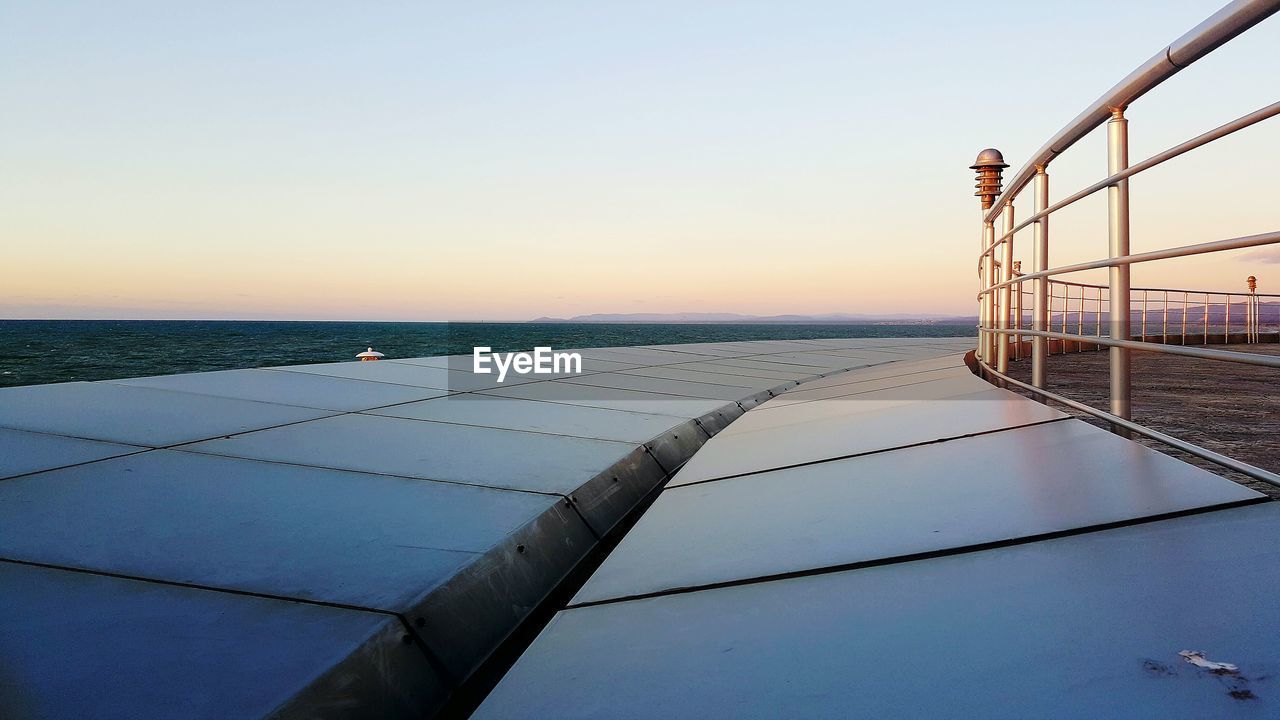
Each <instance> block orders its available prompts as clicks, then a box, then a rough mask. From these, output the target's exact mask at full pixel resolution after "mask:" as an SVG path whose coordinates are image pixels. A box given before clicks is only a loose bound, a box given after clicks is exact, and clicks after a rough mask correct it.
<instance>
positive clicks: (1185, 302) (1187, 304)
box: [1182, 290, 1191, 345]
mask: <svg viewBox="0 0 1280 720" xmlns="http://www.w3.org/2000/svg"><path fill="white" fill-rule="evenodd" d="M1190 297H1191V295H1190V293H1187V292H1186V291H1185V290H1184V291H1183V293H1182V344H1183V345H1186V344H1187V313H1189V312H1191V301H1190Z"/></svg>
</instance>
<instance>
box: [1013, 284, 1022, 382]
mask: <svg viewBox="0 0 1280 720" xmlns="http://www.w3.org/2000/svg"><path fill="white" fill-rule="evenodd" d="M1013 276H1014V277H1021V276H1022V261H1021V260H1017V261H1015V262H1014V263H1013ZM1013 329H1014V330H1015V331H1017V330H1021V329H1022V282H1021V281H1018V283H1017V284H1016V285H1014V286H1013ZM1013 359H1014V360H1021V359H1022V334H1021V333H1018V334H1015V335H1014V336H1013Z"/></svg>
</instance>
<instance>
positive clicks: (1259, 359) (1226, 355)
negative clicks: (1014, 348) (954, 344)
mask: <svg viewBox="0 0 1280 720" xmlns="http://www.w3.org/2000/svg"><path fill="white" fill-rule="evenodd" d="M1139 312H1141V311H1139ZM984 331H985V332H989V333H996V334H998V335H1031V336H1034V337H1045V338H1052V339H1055V340H1071V341H1073V342H1082V343H1090V344H1093V345H1106V346H1107V347H1121V348H1129V349H1130V350H1142V351H1144V352H1154V353H1164V354H1165V355H1182V356H1184V357H1193V358H1199V359H1201V360H1219V361H1222V362H1233V363H1241V364H1243V365H1260V366H1262V367H1269V368H1280V355H1260V354H1256V353H1243V352H1236V351H1234V350H1210V349H1208V348H1198V347H1188V346H1186V345H1165V344H1162V343H1149V342H1142V341H1141V340H1116V339H1114V338H1109V337H1097V336H1094V335H1073V334H1071V333H1061V332H1053V331H1052V330H1027V329H1025V328H1024V329H1022V330H1005V329H1001V328H984Z"/></svg>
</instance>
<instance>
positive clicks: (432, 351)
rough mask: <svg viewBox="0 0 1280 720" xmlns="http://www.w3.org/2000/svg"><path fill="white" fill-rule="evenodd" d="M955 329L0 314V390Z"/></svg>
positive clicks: (935, 333)
mask: <svg viewBox="0 0 1280 720" xmlns="http://www.w3.org/2000/svg"><path fill="white" fill-rule="evenodd" d="M975 334H976V332H975V330H974V329H973V327H971V326H964V325H941V324H939V325H923V324H917V325H862V324H857V325H855V324H777V325H774V324H760V323H745V324H721V323H715V324H685V323H678V324H663V323H617V324H613V323H599V324H597V323H456V322H451V323H443V322H440V323H430V322H421V323H417V322H274V321H234V320H227V321H205V320H0V387H12V386H17V385H38V384H43V383H58V382H71V381H76V380H111V379H118V378H127V377H143V376H147V375H170V374H174V373H189V372H201V371H205V370H229V369H234V368H253V367H267V366H277V365H300V364H305V363H322V362H343V361H349V360H353V359H355V354H356V353H358V352H361V351H363V350H365V349H366V348H369V347H372V348H373V349H375V350H377V351H378V352H381V353H384V354H385V355H386V357H387V358H388V359H393V358H397V357H421V356H424V355H455V354H470V353H471V352H472V348H473V347H476V346H482V345H483V346H489V347H490V348H492V349H493V350H494V351H495V352H511V351H514V350H529V349H532V348H534V347H536V346H547V347H551V348H553V349H557V350H558V349H569V348H584V347H616V346H621V345H659V344H667V343H695V342H729V341H732V340H797V339H806V338H874V337H960V336H971V335H975Z"/></svg>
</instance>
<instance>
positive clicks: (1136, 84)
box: [972, 0, 1280, 486]
mask: <svg viewBox="0 0 1280 720" xmlns="http://www.w3.org/2000/svg"><path fill="white" fill-rule="evenodd" d="M1277 10H1280V0H1236V1H1235V2H1232V3H1230V4H1228V5H1227V6H1226V7H1224V8H1222V9H1221V10H1219V11H1218V12H1217V13H1214V14H1213V15H1212V16H1211V17H1209V18H1208V19H1207V20H1205V21H1204V22H1202V23H1200V24H1199V25H1198V26H1196V27H1195V28H1193V29H1192V30H1191V31H1190V32H1188V33H1186V34H1185V35H1183V36H1182V37H1180V38H1178V39H1177V40H1175V41H1174V42H1173V43H1172V44H1170V45H1169V46H1168V47H1166V48H1164V49H1162V50H1161V51H1160V52H1158V53H1156V55H1155V56H1153V57H1152V58H1151V59H1150V60H1148V61H1147V62H1145V63H1143V64H1142V65H1141V66H1139V67H1138V68H1137V69H1136V70H1134V71H1133V72H1132V73H1130V74H1129V75H1128V76H1127V77H1126V78H1124V79H1123V80H1121V81H1120V82H1119V83H1118V84H1117V85H1116V86H1115V87H1113V88H1112V89H1111V90H1109V91H1108V92H1107V93H1106V94H1104V95H1103V96H1102V97H1101V98H1099V99H1098V100H1097V101H1095V102H1094V103H1092V104H1091V105H1090V106H1089V107H1088V108H1086V109H1085V111H1084V112H1082V113H1081V114H1080V115H1079V116H1077V117H1076V118H1075V119H1074V120H1072V121H1071V122H1070V123H1069V124H1068V125H1067V126H1066V127H1064V128H1063V129H1062V130H1060V131H1058V133H1057V134H1055V135H1054V136H1053V137H1052V138H1050V140H1049V141H1048V142H1047V143H1045V144H1044V146H1043V147H1041V148H1040V150H1038V151H1037V152H1036V153H1035V155H1033V156H1032V159H1031V161H1030V162H1028V163H1027V164H1026V165H1024V166H1023V167H1022V168H1021V169H1020V170H1019V171H1018V172H1017V174H1016V175H1014V176H1013V178H1012V179H1011V180H1010V182H1009V184H1008V187H1006V188H1004V189H1003V190H1002V188H1001V184H1002V174H1003V171H1004V169H1005V168H1007V167H1008V165H1007V164H1005V162H1004V158H1003V156H1002V155H1001V154H1000V152H999V151H997V150H995V149H987V150H983V151H982V152H981V153H980V154H979V155H978V159H977V161H976V162H975V163H974V165H973V166H972V169H974V170H975V171H976V172H977V176H978V177H977V179H978V182H977V188H978V191H977V192H976V193H975V195H976V196H978V197H979V198H981V201H982V215H981V220H982V239H981V245H980V247H981V252H980V253H979V257H978V277H979V292H978V306H979V309H978V344H977V348H976V351H975V356H976V359H977V361H978V364H979V367H980V369H981V370H982V372H983V373H984V374H985V375H986V376H987V377H989V378H994V379H996V380H998V381H999V382H1001V383H1004V384H1006V385H1010V386H1014V387H1021V388H1023V389H1024V390H1027V391H1030V392H1031V393H1033V394H1035V395H1036V396H1038V397H1040V398H1043V399H1047V400H1053V401H1055V402H1059V403H1061V404H1063V405H1066V406H1068V407H1072V408H1074V409H1076V410H1079V411H1081V412H1085V413H1087V414H1089V415H1092V416H1094V417H1097V418H1100V419H1102V420H1105V421H1107V422H1108V423H1110V424H1111V427H1112V429H1113V431H1115V432H1117V433H1120V434H1123V435H1129V434H1131V433H1136V434H1139V435H1143V436H1146V437H1149V438H1153V439H1155V440H1158V441H1160V442H1163V443H1166V444H1168V445H1170V446H1172V447H1176V448H1178V449H1180V450H1183V451H1186V452H1188V453H1191V454H1193V455H1196V456H1198V457H1201V458H1203V459H1205V460H1209V461H1210V462H1214V463H1217V464H1218V465H1221V466H1223V467H1226V468H1229V469H1231V470H1235V471H1238V472H1241V473H1243V474H1245V475H1248V476H1250V477H1253V478H1255V479H1258V480H1262V481H1265V482H1268V483H1271V484H1273V485H1277V486H1280V475H1278V474H1276V473H1274V472H1271V471H1269V470H1264V469H1262V468H1259V467H1256V466H1253V465H1250V464H1248V463H1244V462H1241V461H1239V460H1235V459H1233V458H1229V457H1226V456H1224V455H1221V454H1219V453H1216V452H1213V451H1211V450H1207V449H1205V448H1202V447H1199V446H1198V445H1194V444H1192V443H1188V442H1186V441H1183V440H1179V439H1177V438H1173V437H1171V436H1169V435H1165V434H1164V433H1161V432H1159V431H1156V430H1153V429H1151V428H1147V427H1145V426H1143V425H1140V424H1138V423H1135V422H1133V421H1132V418H1131V387H1130V352H1131V351H1132V350H1135V349H1141V350H1149V351H1152V352H1158V353H1165V354H1169V355H1183V356H1189V357H1195V358H1202V359H1207V360H1217V361H1225V362H1237V363H1247V364H1251V365H1259V366H1263V367H1268V368H1280V356H1275V355H1265V354H1261V353H1247V352H1238V351H1231V350H1222V349H1213V348H1210V347H1208V345H1209V344H1210V342H1211V339H1212V338H1214V337H1216V336H1215V334H1214V332H1213V331H1215V330H1217V329H1218V328H1219V327H1221V331H1222V337H1223V340H1224V342H1226V341H1231V340H1232V339H1233V336H1232V334H1231V332H1232V327H1233V325H1232V321H1231V317H1230V315H1231V313H1232V308H1233V306H1234V305H1238V306H1240V308H1239V310H1237V311H1236V312H1237V313H1240V314H1238V315H1237V317H1239V318H1240V319H1241V320H1242V321H1243V324H1244V333H1243V335H1244V340H1243V341H1244V342H1256V341H1257V340H1259V339H1260V338H1261V334H1260V331H1261V326H1262V324H1263V322H1262V318H1261V315H1262V313H1261V311H1262V309H1263V308H1265V307H1266V301H1265V299H1264V298H1266V297H1276V296H1258V295H1257V294H1256V291H1255V290H1256V288H1255V287H1253V286H1252V280H1253V278H1250V281H1251V288H1250V292H1249V293H1244V294H1242V293H1221V292H1218V293H1208V294H1206V293H1205V291H1202V290H1165V289H1161V288H1138V289H1134V288H1131V286H1130V266H1131V265H1135V264H1137V263H1144V262H1153V261H1157V260H1164V259H1168V258H1179V257H1189V256H1192V255H1200V254H1205V253H1213V252H1220V251H1223V250H1235V249H1240V248H1250V247H1258V246H1263V245H1272V244H1276V243H1280V231H1267V232H1263V233H1260V234H1257V235H1249V236H1244V237H1236V238H1229V239H1226V240H1214V241H1211V242H1205V243H1199V244H1195V245H1184V246H1181V247H1173V248H1167V249H1164V250H1157V251H1153V252H1146V253H1137V254H1132V253H1131V252H1130V244H1129V181H1130V178H1132V177H1134V176H1135V175H1138V174H1140V173H1142V172H1144V171H1146V170H1149V169H1151V168H1153V167H1155V166H1157V165H1160V164H1162V163H1164V162H1167V161H1169V160H1171V159H1173V158H1176V157H1178V156H1179V155H1182V154H1184V153H1187V152H1190V151H1192V150H1195V149H1196V148H1199V147H1201V146H1204V145H1207V144H1209V143H1211V142H1213V141H1215V140H1218V139H1220V138H1223V137H1226V136H1228V135H1231V134H1232V133H1235V132H1238V131H1240V130H1243V129H1245V128H1247V127H1250V126H1252V125H1254V124H1257V123H1259V122H1262V121H1263V120H1266V119H1268V118H1271V117H1274V116H1276V115H1280V102H1277V103H1272V104H1271V105H1268V106H1266V107H1264V108H1261V109H1259V110H1257V111H1255V112H1252V113H1249V114H1248V115H1245V116H1243V117H1240V118H1237V119H1235V120H1232V121H1231V122H1228V123H1226V124H1224V125H1222V126H1220V127H1218V128H1215V129H1213V130H1210V131H1209V132H1206V133H1204V134H1202V135H1199V136H1197V137H1194V138H1192V139H1190V140H1187V141H1186V142H1183V143H1181V144H1178V145H1175V146H1174V147H1172V148H1169V149H1168V150H1165V151H1164V152H1161V153H1158V154H1156V155H1153V156H1152V157H1150V158H1147V159H1146V160H1143V161H1141V162H1138V163H1135V164H1133V165H1130V164H1129V122H1128V119H1127V118H1126V117H1125V112H1126V110H1127V109H1128V107H1129V106H1130V104H1132V103H1133V102H1134V101H1135V100H1137V99H1138V98H1140V97H1141V96H1142V95H1144V94H1145V93H1146V92H1147V91H1149V90H1151V89H1152V88H1154V87H1156V86H1157V85H1159V84H1160V83H1162V82H1164V81H1165V80H1167V79H1168V78H1170V77H1172V76H1173V75H1174V74H1176V73H1177V72H1178V71H1180V70H1182V69H1183V68H1185V67H1187V66H1188V65H1190V64H1191V63H1193V62H1195V61H1196V60H1198V59H1200V58H1201V57H1204V56H1205V55H1207V54H1208V53H1210V52H1212V51H1213V50H1214V49H1216V48H1218V47H1219V46H1221V45H1223V44H1224V43H1226V42H1228V41H1230V40H1231V39H1233V38H1235V37H1236V36H1238V35H1240V34H1241V33H1243V32H1245V31H1246V30H1248V29H1249V28H1251V27H1253V26H1254V25H1256V24H1258V23H1259V22H1262V21H1263V20H1265V19H1266V18H1268V17H1269V16H1271V15H1272V14H1274V13H1275V12H1276V11H1277ZM1103 123H1106V132H1107V173H1108V176H1107V177H1105V178H1103V179H1102V180H1100V181H1098V182H1096V183H1094V184H1092V185H1090V186H1088V187H1086V188H1084V189H1082V190H1080V191H1079V192H1076V193H1075V194H1073V195H1070V196H1068V197H1066V198H1063V199H1062V200H1059V201H1058V202H1056V203H1053V204H1050V202H1049V174H1048V167H1049V164H1050V163H1051V162H1052V161H1053V160H1054V159H1055V158H1056V157H1057V156H1058V155H1061V154H1062V153H1064V152H1066V151H1067V150H1068V149H1069V148H1070V147H1071V146H1072V145H1074V144H1075V143H1076V142H1077V141H1079V140H1080V139H1082V138H1083V137H1085V135H1087V134H1088V133H1089V132H1090V131H1092V130H1094V129H1095V128H1098V127H1099V126H1101V125H1102V124H1103ZM1028 186H1031V187H1032V189H1033V195H1034V208H1035V209H1034V212H1033V213H1032V214H1031V215H1030V216H1029V217H1028V218H1027V219H1025V220H1023V221H1022V222H1021V223H1018V222H1016V220H1015V212H1014V202H1015V200H1016V199H1017V198H1018V196H1019V195H1020V194H1021V193H1022V192H1023V191H1024V190H1025V189H1026V188H1027V187H1028ZM1102 190H1106V192H1107V219H1108V232H1107V236H1108V255H1107V257H1106V258H1105V259H1100V260H1094V261H1090V262H1083V263H1076V264H1072V265H1063V266H1059V267H1054V268H1051V267H1049V219H1050V216H1051V215H1052V214H1053V213H1055V212H1057V211H1059V210H1061V209H1063V208H1066V207H1068V206H1070V205H1072V204H1074V203H1076V202H1078V201H1079V200H1082V199H1084V198H1086V197H1089V196H1091V195H1093V194H1094V193H1097V192H1099V191H1102ZM997 220H999V221H1000V224H1001V228H1002V230H1001V233H1000V234H999V235H997V233H996V222H997ZM1028 228H1030V229H1031V230H1032V232H1033V240H1032V251H1033V258H1034V260H1033V263H1034V269H1033V271H1032V272H1030V273H1026V274H1015V267H1014V260H1013V257H1014V252H1013V251H1014V239H1015V236H1016V235H1017V234H1018V233H1019V232H1020V231H1022V230H1026V229H1028ZM1102 268H1106V269H1107V272H1108V283H1107V285H1106V286H1101V285H1087V284H1082V283H1069V282H1066V281H1062V280H1051V278H1053V277H1054V276H1058V275H1065V274H1068V273H1074V272H1081V271H1085V270H1097V269H1102ZM1026 285H1030V292H1029V293H1028V294H1029V295H1030V317H1029V319H1028V322H1027V323H1026V324H1025V325H1024V323H1023V321H1022V320H1023V315H1022V312H1023V311H1022V304H1023V300H1024V299H1025V296H1024V288H1025V286H1026ZM1073 288H1075V289H1076V290H1072V289H1073ZM1057 290H1061V295H1060V296H1058V297H1059V298H1060V299H1061V300H1062V304H1061V307H1062V310H1061V311H1060V312H1059V313H1058V314H1057V315H1055V314H1054V312H1053V305H1054V303H1055V294H1054V293H1055V292H1056V291H1057ZM1104 291H1105V292H1104ZM1073 292H1075V293H1076V294H1077V297H1078V305H1077V308H1076V318H1075V319H1076V321H1075V323H1074V326H1073V325H1072V324H1071V322H1070V320H1071V308H1070V303H1071V295H1072V293H1073ZM1153 293H1156V294H1158V295H1157V297H1158V300H1157V302H1159V303H1160V306H1159V310H1158V311H1157V312H1159V313H1161V315H1160V317H1161V321H1160V323H1159V327H1160V333H1159V342H1149V341H1151V340H1155V339H1156V338H1153V337H1152V336H1151V335H1149V334H1148V330H1149V329H1150V326H1149V320H1150V319H1151V316H1150V310H1151V308H1150V307H1149V303H1150V300H1151V298H1152V294H1153ZM1170 293H1173V297H1174V298H1175V305H1174V307H1175V311H1174V317H1175V318H1177V320H1176V327H1177V329H1178V332H1177V336H1178V339H1179V340H1180V342H1178V343H1176V344H1174V343H1171V342H1169V341H1170V339H1171V333H1170V332H1169V330H1170V320H1169V298H1170ZM1178 293H1182V296H1181V301H1182V305H1181V311H1180V313H1179V312H1178V309H1177V308H1178V306H1177V298H1178V295H1177V294H1178ZM1090 294H1092V296H1093V300H1092V302H1094V303H1096V305H1095V308H1094V323H1093V332H1092V333H1086V332H1085V322H1084V321H1085V317H1086V314H1087V313H1086V310H1085V304H1086V302H1087V301H1086V297H1088V296H1090ZM1240 295H1244V296H1245V297H1243V298H1239V299H1237V298H1238V296H1240ZM1193 296H1197V297H1193ZM1135 298H1137V302H1138V303H1140V305H1139V307H1138V308H1137V309H1136V312H1137V313H1138V315H1137V316H1136V317H1137V318H1138V319H1139V320H1138V323H1137V326H1138V330H1139V332H1140V334H1139V335H1138V336H1137V338H1138V339H1135V333H1134V326H1135V323H1134V318H1135V314H1134V313H1135V307H1134V305H1135ZM1215 298H1218V299H1220V302H1215ZM1197 302H1198V303H1199V306H1200V307H1201V308H1202V312H1201V318H1200V326H1199V327H1200V329H1201V330H1202V332H1201V333H1200V335H1201V337H1200V342H1198V343H1196V342H1188V341H1189V340H1194V339H1195V338H1194V335H1195V333H1194V332H1193V333H1191V334H1190V335H1188V332H1187V331H1188V328H1187V327H1186V325H1187V324H1188V323H1189V322H1190V321H1191V319H1192V318H1190V317H1188V314H1189V311H1190V309H1191V307H1193V305H1195V304H1196V303H1197ZM1104 303H1105V305H1106V309H1105V311H1104V310H1103V305H1104ZM1218 304H1221V305H1222V308H1223V313H1222V318H1221V325H1220V326H1219V325H1217V324H1213V323H1211V320H1212V318H1213V316H1214V314H1215V311H1214V308H1215V307H1216V305H1218ZM1113 306H1114V307H1113ZM1015 313H1016V314H1015ZM1103 318H1105V327H1106V332H1105V333H1104V332H1103V326H1104V320H1103ZM1055 321H1056V322H1057V324H1056V325H1055V324H1054V323H1055ZM1073 329H1074V330H1075V332H1071V331H1072V330H1073ZM1023 337H1028V338H1030V339H1031V348H1030V356H1031V358H1030V359H1031V382H1030V383H1024V382H1022V381H1019V380H1015V379H1014V378H1011V377H1009V375H1008V369H1009V360H1010V358H1011V357H1013V358H1015V359H1016V358H1018V357H1020V356H1021V355H1022V342H1021V341H1022V338H1023ZM1053 340H1056V341H1058V349H1059V350H1061V349H1064V348H1066V347H1068V346H1069V345H1071V344H1074V345H1075V347H1076V349H1077V350H1078V349H1081V348H1083V347H1085V346H1086V345H1087V346H1089V347H1094V348H1101V347H1105V348H1107V350H1108V352H1109V354H1110V357H1109V384H1110V406H1109V412H1108V411H1103V410H1099V409H1097V408H1093V407H1089V406H1087V405H1084V404H1083V403H1079V402H1077V401H1074V400H1071V399H1069V398H1066V397H1063V396H1062V395H1059V394H1057V393H1052V392H1049V391H1047V390H1045V389H1044V388H1045V377H1046V364H1045V360H1046V357H1047V356H1048V355H1049V352H1050V343H1051V341H1053ZM1197 344H1198V345H1203V347H1193V345H1197Z"/></svg>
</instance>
